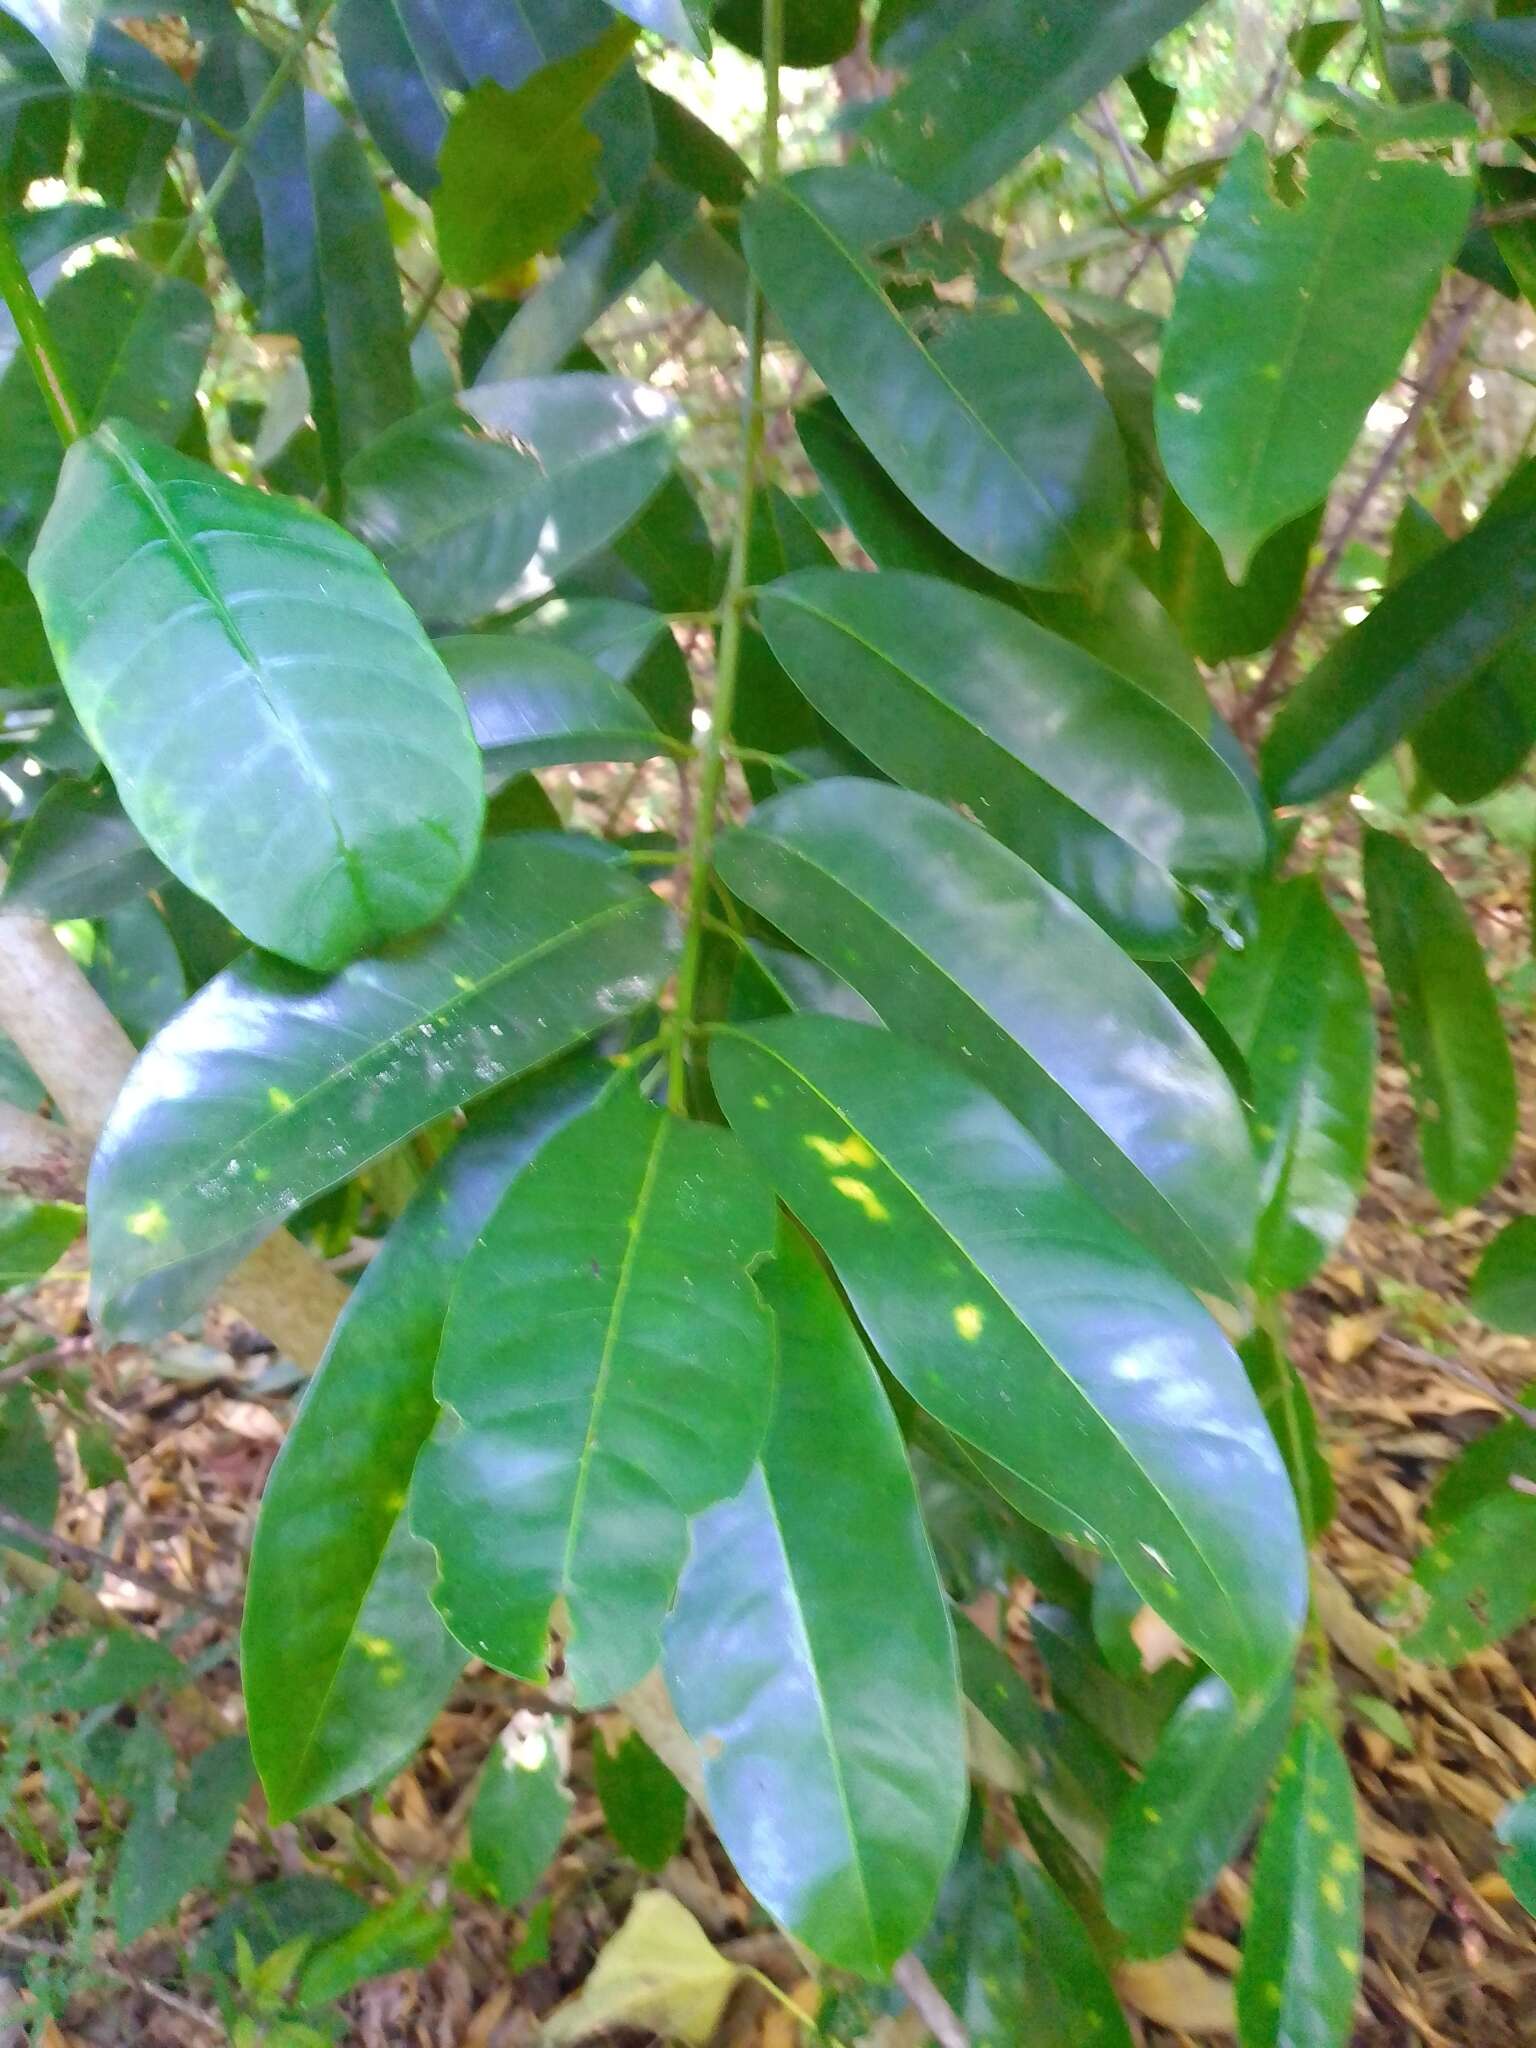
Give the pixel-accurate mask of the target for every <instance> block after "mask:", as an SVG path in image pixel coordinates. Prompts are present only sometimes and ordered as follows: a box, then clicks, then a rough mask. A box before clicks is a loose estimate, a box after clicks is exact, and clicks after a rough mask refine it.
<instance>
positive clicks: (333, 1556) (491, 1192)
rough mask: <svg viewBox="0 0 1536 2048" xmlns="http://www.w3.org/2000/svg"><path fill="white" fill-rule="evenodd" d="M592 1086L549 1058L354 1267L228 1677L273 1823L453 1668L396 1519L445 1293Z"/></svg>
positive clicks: (329, 1781)
mask: <svg viewBox="0 0 1536 2048" xmlns="http://www.w3.org/2000/svg"><path fill="white" fill-rule="evenodd" d="M605 1078H606V1075H605V1070H604V1069H603V1068H602V1067H601V1066H599V1065H597V1064H596V1063H595V1062H581V1063H578V1064H575V1065H570V1064H567V1065H562V1066H559V1067H556V1068H554V1069H553V1070H552V1071H551V1072H550V1073H549V1074H548V1075H547V1076H542V1077H535V1078H533V1079H531V1080H529V1081H527V1082H525V1083H523V1084H522V1085H520V1086H519V1087H517V1088H515V1089H514V1090H513V1091H512V1092H511V1093H510V1094H509V1095H507V1096H504V1097H502V1098H499V1099H498V1100H497V1101H496V1102H495V1103H493V1104H492V1105H491V1106H490V1107H489V1108H488V1109H487V1110H486V1111H485V1112H484V1113H483V1114H481V1115H479V1116H477V1117H476V1118H475V1119H474V1120H473V1121H472V1122H471V1124H470V1126H469V1129H468V1130H467V1131H466V1132H465V1134H464V1136H463V1137H462V1138H461V1139H460V1140H459V1141H458V1143H457V1144H456V1145H455V1146H454V1147H453V1150H452V1151H451V1152H450V1153H449V1154H448V1156H447V1158H446V1159H445V1160H444V1161H443V1162H442V1164H441V1165H440V1166H439V1167H438V1168H437V1169H436V1171H435V1172H434V1173H433V1174H432V1175H431V1177H430V1178H429V1179H428V1180H427V1181H426V1183H425V1184H424V1185H423V1187H422V1188H421V1190H420V1191H419V1192H418V1194H417V1195H416V1196H415V1198H414V1199H413V1200H412V1202H411V1204H410V1206H409V1208H407V1209H406V1211H405V1213H404V1214H403V1215H402V1216H401V1217H400V1219H399V1221H398V1222H397V1223H396V1224H395V1225H394V1227H393V1228H392V1229H391V1231H390V1233H389V1235H388V1236H387V1237H386V1238H385V1240H384V1243H383V1246H382V1248H381V1249H380V1251H379V1253H378V1255H377V1256H376V1257H375V1258H374V1259H373V1260H372V1261H371V1262H370V1264H369V1265H368V1266H367V1267H366V1268H365V1270H364V1273H363V1277H362V1279H361V1280H360V1281H359V1282H358V1284H357V1288H356V1290H355V1291H354V1293H353V1296H352V1299H351V1300H350V1302H349V1303H348V1304H347V1307H346V1309H345V1311H344V1312H343V1315H342V1317H341V1320H340V1322H338V1324H337V1325H336V1330H335V1334H334V1335H333V1336H332V1338H331V1341H330V1344H329V1345H328V1346H327V1348H326V1354H325V1357H324V1359H323V1360H322V1361H321V1366H320V1371H319V1373H318V1374H317V1376H316V1378H315V1381H314V1384H313V1385H312V1387H311V1388H310V1390H309V1393H308V1394H307V1395H306V1396H305V1399H304V1403H303V1405H302V1407H301V1408H300V1410H299V1413H298V1417H297V1420H296V1421H295V1423H294V1425H293V1428H292V1429H291V1430H290V1431H289V1433H288V1438H287V1441H286V1442H285V1444H284V1445H283V1448H282V1451H281V1452H280V1453H279V1455H278V1460H277V1463H276V1464H275V1465H274V1466H273V1468H272V1474H271V1477H270V1478H269V1479H268V1481H267V1485H266V1490H265V1493H264V1494H263V1497H262V1506H261V1517H260V1520H259V1521H258V1523H257V1525H256V1541H255V1544H254V1547H253V1549H252V1552H251V1569H250V1581H249V1585H248V1587H247V1594H246V1602H245V1626H244V1631H243V1636H242V1642H241V1669H242V1677H243V1680H244V1688H245V1703H246V1713H247V1716H248V1718H249V1722H250V1730H251V1747H252V1750H253V1751H254V1753H255V1758H256V1767H257V1769H258V1770H259V1771H260V1772H261V1780H262V1785H263V1787H264V1788H265V1791H266V1795H267V1805H268V1809H269V1812H270V1814H271V1817H272V1819H273V1821H274V1823H275V1822H278V1821H282V1820H288V1819H290V1818H291V1817H292V1816H293V1815H294V1814H296V1813H300V1812H302V1811H303V1810H304V1808H305V1807H308V1806H315V1805H318V1804H320V1803H321V1802H322V1801H324V1800H328V1799H341V1798H345V1797H346V1796H347V1795H348V1794H349V1793H352V1792H356V1791H358V1790H360V1789H361V1788H362V1787H363V1786H366V1785H370V1784H372V1783H373V1782H374V1781H375V1780H376V1779H380V1778H382V1777H384V1776H385V1775H386V1774H387V1773H388V1772H389V1771H390V1770H391V1768H392V1767H393V1766H396V1765H398V1764H399V1763H400V1762H401V1761H402V1760H403V1759H404V1758H405V1757H406V1756H408V1755H409V1754H410V1752H411V1751H412V1750H413V1749H414V1748H415V1747H416V1744H417V1743H418V1742H419V1741H420V1739H421V1737H422V1735H423V1734H424V1733H425V1732H426V1730H427V1728H428V1727H429V1726H430V1724H431V1722H432V1719H433V1717H434V1716H435V1715H436V1713H437V1711H438V1708H439V1707H440V1706H441V1704H442V1701H443V1699H444V1697H445V1696H446V1694H447V1691H448V1688H449V1687H450V1685H451V1684H452V1683H453V1681H454V1679H455V1678H456V1677H457V1675H458V1672H459V1670H460V1667H461V1666H462V1664H463V1661H464V1653H463V1652H462V1650H460V1648H459V1647H458V1645H457V1644H456V1643H455V1642H454V1641H453V1640H452V1638H451V1637H450V1636H449V1635H448V1633H447V1631H446V1629H444V1627H443V1625H442V1623H441V1621H440V1620H439V1619H438V1616H437V1612H436V1610H435V1609H434V1608H433V1606H432V1604H431V1598H430V1595H431V1590H432V1584H433V1579H434V1577H435V1572H436V1565H435V1560H434V1559H433V1557H432V1554H431V1552H430V1550H429V1549H428V1548H427V1546H426V1544H424V1543H422V1542H421V1541H420V1540H419V1539H418V1538H416V1537H414V1536H412V1535H411V1534H410V1531H409V1529H408V1528H407V1527H406V1522H405V1515H404V1511H403V1510H404V1502H405V1495H406V1489H407V1487H408V1486H409V1484H410V1477H411V1467H412V1466H413V1465H414V1463H415V1461H416V1454H417V1452H418V1451H419V1450H420V1448H421V1446H422V1445H423V1444H424V1443H425V1442H426V1440H427V1438H428V1436H429V1435H430V1434H431V1430H432V1425H433V1423H434V1422H435V1421H436V1419H437V1403H436V1401H435V1400H434V1398H433V1395H432V1371H433V1367H434V1366H435V1364H436V1362H437V1352H438V1345H439V1342H440V1341H441V1338H442V1332H443V1320H444V1318H445V1316H446V1315H447V1313H448V1297H449V1295H450V1293H451V1292H452V1289H453V1284H454V1282H455V1280H456V1279H457V1278H458V1272H459V1268H460V1266H461V1265H462V1263H463V1261H464V1259H465V1258H466V1257H467V1255H468V1253H469V1250H470V1248H471V1246H472V1245H473V1244H474V1241H475V1238H476V1236H477V1235H478V1233H479V1231H480V1229H481V1227H482V1225H483V1224H484V1223H485V1221H486V1219H487V1217H488V1216H489V1215H490V1213H491V1211H492V1209H493V1208H494V1207H495V1205H496V1203H497V1202H498V1201H499V1200H500V1199H501V1196H502V1194H503V1193H504V1191H505V1189H506V1186H507V1183H508V1182H509V1181H510V1180H511V1179H512V1177H513V1176H514V1174H516V1173H517V1172H518V1171H519V1170H520V1169H521V1168H522V1167H523V1166H524V1165H525V1164H526V1163H527V1161H528V1160H529V1159H530V1158H531V1157H532V1156H533V1154H534V1153H535V1152H536V1151H537V1149H538V1147H539V1146H540V1145H541V1144H542V1143H543V1141H544V1139H545V1138H546V1137H547V1136H548V1135H549V1133H550V1132H551V1131H552V1130H556V1129H558V1128H559V1127H560V1125H561V1124H562V1123H563V1122H564V1121H566V1120H567V1119H568V1118H569V1117H571V1116H573V1115H575V1114H576V1112H577V1111H578V1110H579V1109H581V1108H583V1107H585V1105H586V1104H587V1103H589V1102H590V1101H591V1100H592V1097H593V1095H594V1094H595V1092H596V1090H597V1089H598V1087H599V1086H600V1085H601V1084H602V1082H603V1080H604V1079H605Z"/></svg>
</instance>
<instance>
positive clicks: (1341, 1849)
mask: <svg viewBox="0 0 1536 2048" xmlns="http://www.w3.org/2000/svg"><path fill="white" fill-rule="evenodd" d="M1328 1861H1329V1862H1330V1863H1331V1864H1332V1865H1333V1867H1334V1869H1335V1870H1337V1871H1338V1872H1339V1873H1340V1875H1341V1876H1344V1877H1348V1876H1349V1875H1350V1874H1351V1872H1352V1871H1353V1870H1354V1867H1355V1852H1354V1850H1353V1849H1351V1847H1350V1846H1349V1844H1348V1842H1335V1843H1334V1845H1333V1854H1332V1855H1331V1856H1330V1857H1329V1859H1328Z"/></svg>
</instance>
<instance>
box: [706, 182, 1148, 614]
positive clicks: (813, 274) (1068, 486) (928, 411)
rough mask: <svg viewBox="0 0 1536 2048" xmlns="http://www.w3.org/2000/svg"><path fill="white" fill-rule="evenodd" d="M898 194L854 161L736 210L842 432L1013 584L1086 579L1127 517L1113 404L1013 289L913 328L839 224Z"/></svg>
mask: <svg viewBox="0 0 1536 2048" xmlns="http://www.w3.org/2000/svg"><path fill="white" fill-rule="evenodd" d="M909 198H910V195H907V194H905V193H904V192H903V190H902V188H901V187H900V186H893V185H892V184H891V183H890V181H888V180H886V179H884V178H882V177H881V176H880V175H879V174H878V173H876V172H873V171H870V170H866V169H862V168H857V167H852V166H847V167H844V168H841V169H836V170H831V169H819V170H813V171H801V172H799V173H797V174H796V175H795V176H794V177H791V178H788V179H785V180H784V181H783V182H782V183H779V184H771V185H764V186H762V187H761V188H760V189H759V190H758V191H757V193H756V194H755V195H754V197H753V198H752V200H751V202H750V204H749V205H748V207H747V209H746V213H745V215H744V217H743V221H742V234H743V240H744V242H745V246H746V251H747V257H748V260H749V261H750V263H751V265H752V268H753V270H754V271H755V272H756V274H757V278H758V281H759V283H760V284H761V285H762V287H763V290H764V292H765V293H766V294H767V297H768V301H769V304H770V305H771V306H772V308H773V310H774V312H775V313H776V314H777V315H778V316H779V318H780V319H781V320H782V321H783V323H784V326H785V327H786V328H787V329H788V331H789V334H790V337H791V339H792V340H793V341H794V342H795V344H796V345H797V346H798V347H799V348H800V349H801V350H802V351H803V353H804V354H805V355H806V356H807V357H808V358H809V360H810V363H811V366H812V368H813V369H814V370H815V371H816V373H817V374H818V376H820V377H821V378H822V379H823V380H824V382H825V383H826V384H827V386H828V388H829V389H830V391H831V393H832V396H833V397H834V399H836V401H837V404H838V406H839V407H840V408H841V410H842V412H843V413H844V414H845V416H846V417H847V420H848V423H849V425H850V426H851V427H852V428H853V430H854V432H855V433H856V434H857V435H858V436H859V438H860V439H861V440H862V441H863V442H864V444H865V446H866V447H867V448H868V449H869V452H870V453H871V454H872V455H873V456H874V458H875V460H876V461H877V462H878V463H879V464H880V466H881V467H882V468H883V469H884V470H886V471H887V472H888V473H889V475H890V476H891V478H892V479H893V480H894V482H895V483H896V484H898V485H899V486H900V488H901V489H902V490H903V491H904V492H905V493H906V495H907V496H908V497H909V498H910V499H911V500H912V502H913V503H914V504H915V505H916V506H917V508H918V510H919V511H920V512H922V513H923V514H924V515H925V516H926V517H927V518H928V519H930V520H931V521H932V522H933V524H934V525H935V526H936V527H938V528H939V530H940V531H941V532H942V533H943V534H944V535H945V536H946V537H947V538H948V539H949V540H950V541H952V542H953V543H954V544H955V546H957V547H959V548H963V549H964V550H965V552H966V553H967V554H969V555H972V556H974V557H975V559H976V560H977V561H978V562H981V563H983V564H984V565H985V566H986V567H987V568H989V569H994V570H996V571H997V573H998V574H999V575H1003V576H1010V577H1014V578H1016V579H1017V580H1018V581H1019V582H1021V583H1030V584H1035V585H1037V586H1039V587H1041V588H1043V589H1071V588H1075V587H1077V586H1079V585H1083V584H1088V585H1091V584H1094V583H1096V582H1098V581H1099V580H1100V579H1101V578H1102V577H1103V575H1104V574H1105V572H1106V571H1107V569H1108V568H1109V566H1110V565H1111V563H1112V561H1113V559H1114V556H1115V555H1116V553H1117V552H1118V551H1119V549H1120V548H1121V546H1122V544H1123V541H1124V537H1125V529H1126V525H1127V521H1128V517H1129V486H1128V483H1127V479H1126V469H1125V457H1124V454H1123V453H1122V450H1121V446H1120V439H1119V435H1118V433H1117V432H1116V429H1115V424H1114V417H1113V415H1112V414H1111V412H1110V410H1109V407H1108V405H1107V404H1106V402H1105V400H1104V398H1103V397H1102V395H1101V394H1100V392H1099V390H1098V387H1097V386H1096V385H1095V384H1094V382H1093V379H1092V378H1091V377H1090V376H1089V374H1088V372H1087V370H1086V369H1084V367H1083V365H1082V364H1081V363H1080V362H1079V361H1078V359H1077V356H1076V355H1075V354H1074V352H1073V350H1072V347H1071V344H1070V343H1069V342H1068V341H1067V340H1066V339H1065V338H1064V337H1063V335H1062V334H1061V333H1060V332H1059V331H1058V330H1057V328H1056V327H1055V325H1054V323H1053V322H1052V321H1051V320H1050V319H1049V318H1048V317H1047V315H1046V314H1045V313H1044V312H1043V311H1042V310H1041V309H1040V307H1039V306H1037V305H1036V304H1035V303H1034V302H1033V301H1032V300H1030V299H1027V298H1025V297H1023V296H1022V295H1021V296H1020V297H1019V298H1018V300H1017V301H1016V302H1014V303H1013V304H1012V305H1011V307H1010V310H1009V311H1008V312H1007V313H998V314H984V313H971V314H961V315H957V316H956V317H955V318H954V319H953V320H952V321H951V322H949V323H948V324H947V325H946V327H945V329H944V331H943V332H942V333H941V334H940V335H939V337H938V339H937V340H935V341H934V342H932V344H931V345H930V344H928V343H925V342H924V341H923V340H922V339H920V338H919V336H918V334H917V332H916V331H915V330H914V329H913V327H911V326H910V325H909V324H908V322H907V321H906V320H905V319H904V318H903V317H902V315H901V314H900V313H899V312H898V311H897V310H896V308H895V306H894V305H893V304H892V303H891V300H890V299H889V298H888V297H887V295H886V292H885V290H884V288H883V287H882V284H881V281H880V277H879V274H878V272H877V271H876V270H875V268H874V267H873V265H872V264H871V262H870V261H869V259H868V257H867V256H866V255H865V254H864V253H863V249H862V248H861V247H860V246H858V243H857V242H856V241H855V240H854V239H850V234H849V224H850V223H851V222H852V221H854V220H857V221H859V222H860V223H864V222H865V221H866V220H867V221H868V222H869V224H870V227H871V229H872V230H873V231H874V232H876V233H878V228H877V227H876V225H875V224H876V223H878V222H879V221H881V220H882V219H883V218H889V219H891V220H893V221H896V220H899V218H900V215H901V213H902V210H903V209H906V208H907V206H908V201H909ZM907 218H910V212H909V211H908V213H907Z"/></svg>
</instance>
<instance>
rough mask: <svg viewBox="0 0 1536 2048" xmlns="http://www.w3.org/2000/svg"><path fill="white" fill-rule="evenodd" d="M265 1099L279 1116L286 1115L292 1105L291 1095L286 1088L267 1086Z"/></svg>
mask: <svg viewBox="0 0 1536 2048" xmlns="http://www.w3.org/2000/svg"><path fill="white" fill-rule="evenodd" d="M267 1101H268V1102H269V1103H270V1104H271V1105H272V1107H273V1109H275V1110H276V1111H277V1114H278V1115H279V1116H286V1115H287V1114H288V1112H289V1110H290V1109H292V1107H293V1097H292V1096H291V1095H290V1094H289V1093H288V1090H287V1089H286V1088H269V1089H268V1090H267Z"/></svg>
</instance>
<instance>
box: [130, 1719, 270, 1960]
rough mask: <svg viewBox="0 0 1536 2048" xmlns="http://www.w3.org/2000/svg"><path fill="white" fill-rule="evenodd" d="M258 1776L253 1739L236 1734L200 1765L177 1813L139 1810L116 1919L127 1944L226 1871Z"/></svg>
mask: <svg viewBox="0 0 1536 2048" xmlns="http://www.w3.org/2000/svg"><path fill="white" fill-rule="evenodd" d="M253 1775H254V1774H253V1772H252V1769H251V1752H250V1747H249V1745H248V1744H247V1742H246V1739H245V1737H244V1736H243V1735H232V1736H230V1737H228V1738H227V1740H225V1741H223V1742H216V1743H214V1744H213V1746H212V1747H211V1748H210V1749H205V1750H204V1751H203V1752H202V1754H201V1755H200V1756H198V1757H197V1758H196V1759H195V1760H194V1762H193V1764H192V1768H191V1770H190V1771H189V1772H188V1773H187V1777H186V1780H185V1782H184V1783H183V1784H181V1785H179V1786H178V1787H177V1789H176V1795H175V1804H174V1807H173V1808H172V1810H171V1812H170V1814H169V1815H167V1814H165V1813H163V1812H162V1811H161V1810H160V1806H159V1802H158V1801H157V1800H155V1799H153V1798H151V1799H146V1800H143V1801H141V1802H140V1803H139V1804H138V1805H137V1806H136V1807H135V1808H134V1811H133V1817H132V1819H131V1820H130V1821H129V1823H128V1826H127V1829H126V1830H125V1832H124V1835H123V1839H122V1843H121V1846H120V1849H119V1852H118V1859H117V1870H116V1873H115V1875H114V1877H113V1879H112V1914H113V1918H114V1919H115V1920H116V1922H117V1938H118V1940H119V1942H121V1943H122V1944H123V1945H124V1946H125V1947H126V1946H127V1944H128V1943H129V1942H131V1941H137V1940H138V1938H139V1936H140V1935H141V1934H146V1933H148V1931H149V1929H150V1928H151V1927H155V1926H157V1925H158V1924H159V1923H160V1922H161V1921H162V1920H167V1919H169V1918H170V1916H171V1914H172V1913H174V1912H175V1910H176V1907H177V1906H178V1905H179V1904H180V1902H181V1900H182V1899H184V1898H185V1897H186V1895H187V1893H188V1892H189V1891H192V1890H194V1889H195V1888H196V1887H198V1886H201V1885H205V1884H208V1883H209V1882H210V1881H211V1880H212V1879H213V1878H214V1876H215V1875H216V1874H217V1873H218V1871H219V1870H220V1869H221V1868H222V1866H223V1863H224V1857H225V1853H226V1852H227V1850H228V1848H229V1839H230V1836H231V1835H232V1834H233V1833H234V1831H235V1820H236V1817H237V1816H238V1814H239V1812H240V1809H241V1807H242V1806H243V1805H244V1804H245V1799H246V1795H247V1793H248V1792H249V1791H250V1789H251V1780H252V1777H253Z"/></svg>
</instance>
